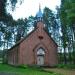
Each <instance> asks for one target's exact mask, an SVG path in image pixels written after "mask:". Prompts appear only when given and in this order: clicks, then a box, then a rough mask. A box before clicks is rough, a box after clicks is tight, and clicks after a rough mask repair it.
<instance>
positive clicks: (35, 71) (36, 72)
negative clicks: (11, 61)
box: [0, 64, 60, 75]
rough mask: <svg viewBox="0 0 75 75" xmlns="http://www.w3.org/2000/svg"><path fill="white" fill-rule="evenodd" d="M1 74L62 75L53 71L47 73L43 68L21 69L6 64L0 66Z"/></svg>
mask: <svg viewBox="0 0 75 75" xmlns="http://www.w3.org/2000/svg"><path fill="white" fill-rule="evenodd" d="M0 73H15V74H16V75H60V74H57V73H54V72H51V71H45V70H43V69H42V68H35V67H26V68H21V67H13V66H10V65H6V64H0ZM12 75H13V74H12Z"/></svg>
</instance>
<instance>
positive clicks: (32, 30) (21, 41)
mask: <svg viewBox="0 0 75 75" xmlns="http://www.w3.org/2000/svg"><path fill="white" fill-rule="evenodd" d="M36 29H37V28H35V29H34V30H32V31H31V32H30V33H29V34H28V35H27V36H25V37H24V38H22V39H21V40H20V41H18V42H17V43H16V44H15V45H14V46H13V47H11V48H10V49H9V50H11V49H13V48H14V47H16V46H17V45H19V44H20V43H21V42H23V41H24V40H25V39H27V38H28V37H29V36H30V35H31V34H32V33H33V32H35V31H36ZM43 30H44V31H45V32H46V33H47V35H48V36H49V37H50V38H51V40H52V41H53V42H54V43H55V44H56V46H58V45H57V43H56V42H55V41H54V40H53V38H52V37H51V35H50V33H49V32H48V31H47V30H46V29H45V28H44V29H43Z"/></svg>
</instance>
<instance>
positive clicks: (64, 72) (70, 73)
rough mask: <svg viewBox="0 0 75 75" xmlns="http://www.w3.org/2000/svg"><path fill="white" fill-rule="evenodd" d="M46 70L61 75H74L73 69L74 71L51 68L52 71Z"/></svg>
mask: <svg viewBox="0 0 75 75" xmlns="http://www.w3.org/2000/svg"><path fill="white" fill-rule="evenodd" d="M46 70H47V71H52V72H56V73H60V74H62V75H75V69H74V70H66V69H58V68H52V69H46Z"/></svg>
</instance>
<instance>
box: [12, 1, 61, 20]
mask: <svg viewBox="0 0 75 75" xmlns="http://www.w3.org/2000/svg"><path fill="white" fill-rule="evenodd" d="M39 3H40V4H41V8H42V9H43V8H44V7H49V8H50V9H51V10H53V11H54V10H55V6H56V5H58V6H59V5H60V0H24V2H23V4H22V5H18V4H17V6H16V7H17V8H16V9H15V11H14V12H13V13H12V16H13V18H14V19H18V18H25V17H28V16H30V15H33V16H35V15H36V13H37V11H38V9H39Z"/></svg>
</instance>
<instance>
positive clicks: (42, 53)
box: [37, 48, 45, 55]
mask: <svg viewBox="0 0 75 75" xmlns="http://www.w3.org/2000/svg"><path fill="white" fill-rule="evenodd" d="M37 55H45V50H44V49H43V48H39V49H38V50H37Z"/></svg>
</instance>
